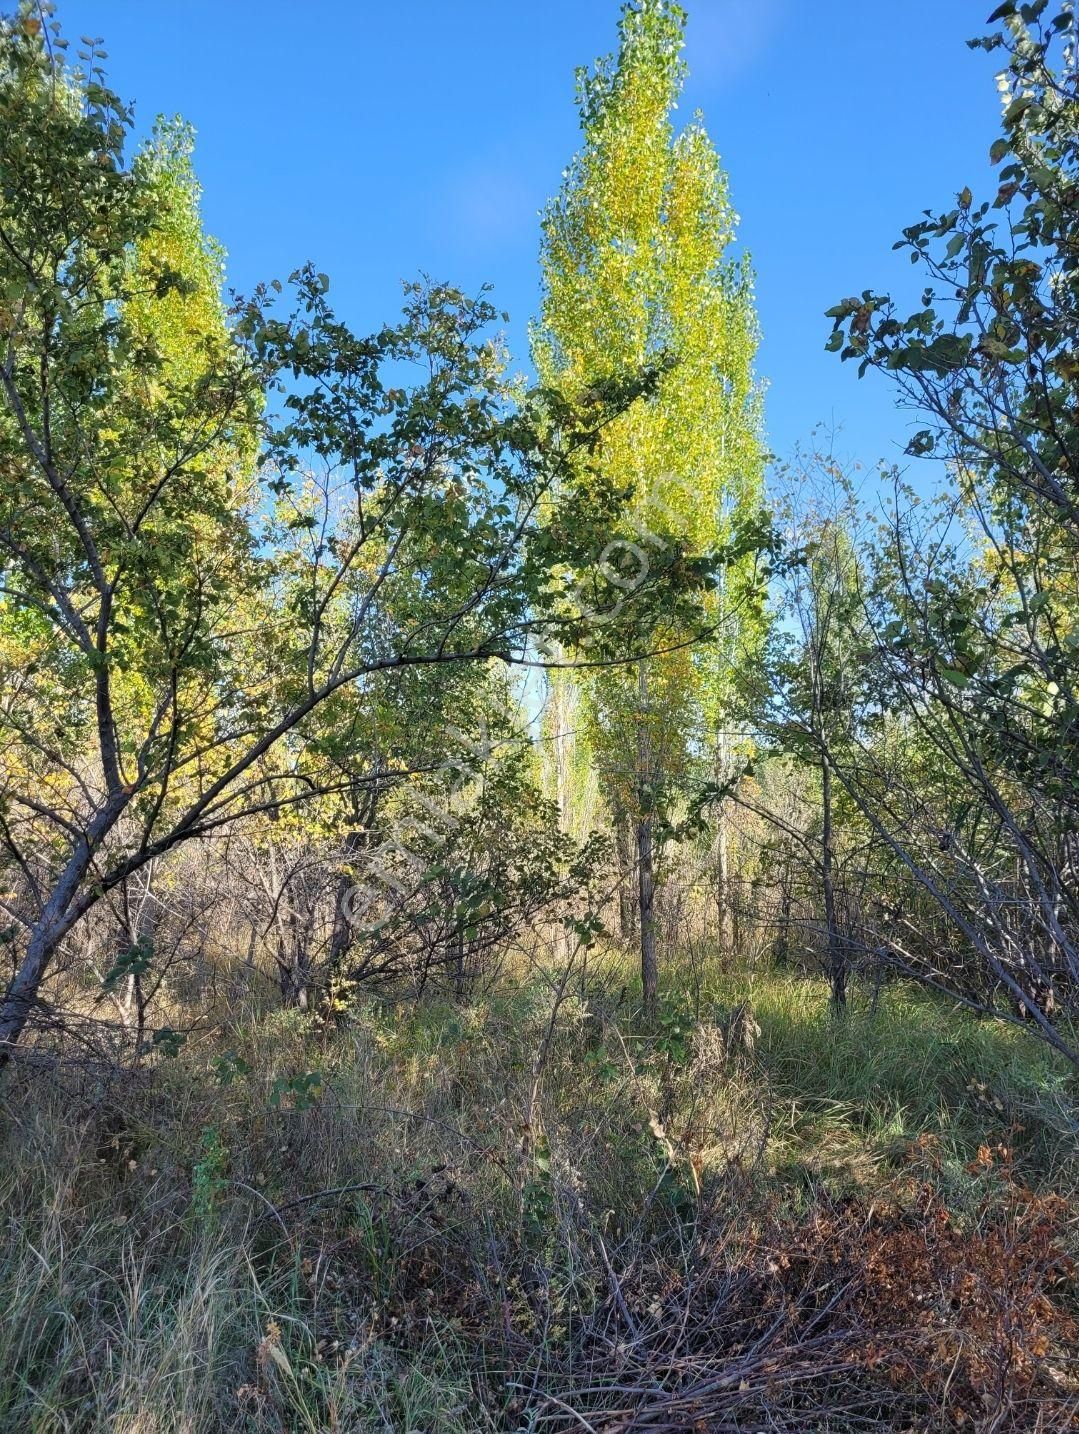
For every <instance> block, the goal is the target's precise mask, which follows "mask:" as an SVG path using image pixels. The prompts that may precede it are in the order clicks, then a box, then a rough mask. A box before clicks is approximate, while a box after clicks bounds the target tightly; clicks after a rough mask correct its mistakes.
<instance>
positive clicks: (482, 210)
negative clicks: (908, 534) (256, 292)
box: [58, 0, 998, 465]
mask: <svg viewBox="0 0 1079 1434" xmlns="http://www.w3.org/2000/svg"><path fill="white" fill-rule="evenodd" d="M687 8H688V10H689V26H688V31H687V49H686V55H687V60H688V63H689V67H690V77H689V81H688V84H687V88H686V92H685V96H684V100H683V103H682V105H681V107H680V114H681V116H682V117H683V118H685V119H687V120H688V119H689V118H690V116H691V115H692V113H693V111H694V110H696V109H698V108H699V109H700V110H702V111H703V113H704V118H705V122H706V124H707V126H708V129H709V132H710V133H711V135H712V138H713V140H714V141H715V143H716V145H717V147H718V149H719V152H720V154H721V156H722V159H723V162H724V165H725V167H726V168H727V170H728V172H729V175H730V179H731V191H732V196H733V200H734V204H735V207H736V209H737V210H738V212H739V213H740V214H741V216H742V225H741V231H740V232H741V239H742V242H744V243H745V245H746V246H747V247H748V248H749V250H750V252H751V254H752V257H753V262H754V265H755V268H756V271H757V301H758V309H759V313H760V319H761V324H762V328H763V334H764V342H763V346H762V349H761V352H760V357H759V362H758V368H759V371H760V373H761V375H762V377H763V378H764V379H766V381H767V383H768V398H767V408H766V413H767V427H768V437H769V441H770V443H771V445H772V447H773V449H774V450H775V451H776V452H777V453H778V454H780V455H781V456H782V455H785V454H787V453H789V452H790V450H791V449H792V448H793V446H794V445H795V444H796V443H798V442H799V441H801V442H803V443H805V442H806V441H807V440H808V439H809V437H810V435H811V432H812V430H813V428H814V426H815V425H817V424H819V423H824V424H825V425H828V426H831V425H838V426H839V427H840V428H841V430H842V436H841V438H840V440H839V446H840V447H841V449H842V450H844V451H845V452H846V453H847V454H849V455H850V456H851V457H855V458H858V459H860V460H861V461H862V462H864V463H865V464H867V465H871V464H873V463H875V462H876V461H877V460H878V459H885V460H889V461H891V460H895V459H897V458H898V457H899V454H900V451H901V448H902V446H903V443H904V442H905V435H906V434H908V433H909V430H910V426H911V419H910V417H909V415H905V414H902V413H897V412H896V410H895V408H894V406H893V395H892V393H891V390H890V389H889V387H888V385H887V384H886V383H885V382H884V381H883V380H880V379H877V378H875V377H874V376H872V375H871V376H870V377H868V378H866V379H865V380H863V381H862V382H860V383H859V382H858V380H857V378H856V375H855V372H854V370H853V369H852V368H851V366H849V365H841V364H840V363H839V360H838V359H837V358H836V357H835V356H833V355H830V354H826V353H825V352H824V348H823V346H824V342H825V339H826V337H827V334H828V328H829V325H828V321H827V320H825V319H824V318H823V317H822V312H823V310H824V309H825V308H827V307H828V306H829V305H830V304H832V303H834V302H835V301H836V300H837V299H839V298H841V297H843V296H844V295H845V294H848V293H856V292H858V291H860V290H861V289H862V288H866V287H874V288H882V289H889V288H890V289H892V291H893V292H896V293H909V294H911V296H912V301H913V302H916V295H917V292H918V290H919V288H920V286H919V285H917V283H916V279H915V273H916V271H914V270H912V269H911V266H910V264H909V261H908V260H907V258H906V256H905V255H901V254H895V253H893V252H892V250H891V245H892V243H893V242H894V240H895V239H897V238H898V237H899V232H900V230H901V229H902V228H903V226H904V225H906V224H909V223H911V222H913V221H914V220H915V219H916V218H917V217H918V216H919V214H920V212H921V210H922V209H924V208H929V207H941V206H945V205H947V204H948V203H949V202H950V201H951V199H952V198H953V197H954V195H955V193H956V192H957V191H958V190H959V189H961V188H962V187H963V185H964V184H967V183H969V184H970V185H971V187H972V188H973V189H974V190H975V193H976V194H977V193H978V192H979V190H982V191H985V190H986V189H987V188H988V185H989V179H988V164H987V159H986V154H987V150H988V147H989V144H990V142H991V141H992V139H993V137H994V135H995V132H996V125H997V115H998V106H997V99H996V93H995V88H994V84H993V78H992V65H991V62H990V61H989V59H988V57H986V56H985V55H984V54H982V53H980V52H972V51H969V50H968V49H967V48H966V46H965V44H964V41H965V40H966V39H967V38H969V37H970V36H971V35H975V34H980V33H982V31H983V28H984V20H985V16H986V14H987V13H988V10H989V9H990V8H992V6H991V0H868V3H867V0H818V3H816V4H809V3H806V0H695V3H694V0H687ZM58 13H59V18H60V20H61V22H62V23H63V25H64V27H65V31H66V33H67V35H68V36H69V38H70V39H71V40H72V41H74V40H75V39H76V38H77V36H78V35H80V34H90V35H101V36H103V37H104V39H105V47H106V49H107V51H108V53H109V60H108V62H107V68H108V71H109V78H110V81H111V83H112V84H113V86H114V87H115V88H116V89H118V90H119V91H120V92H121V93H122V94H124V95H125V96H126V97H128V98H132V99H134V100H135V101H136V106H137V115H138V122H139V127H140V129H146V128H148V127H149V125H150V124H151V123H152V121H153V118H154V116H155V115H156V114H158V113H165V114H175V113H179V114H182V115H183V116H184V117H185V118H187V119H188V120H189V121H191V123H192V124H193V125H194V126H195V128H196V131H197V136H198V137H197V147H196V164H197V167H198V171H199V174H200V177H201V179H202V183H203V186H204V214H205V218H206V222H207V227H208V228H209V229H210V231H211V232H212V233H214V234H215V235H216V236H217V237H218V238H219V239H220V240H221V241H222V242H223V243H224V245H225V247H226V249H227V250H228V255H229V261H228V262H229V280H230V283H231V284H233V285H234V286H235V287H237V288H239V289H241V290H244V289H248V288H250V287H251V286H252V285H253V284H254V283H255V282H257V281H258V280H259V279H270V278H274V277H280V278H284V277H286V276H287V274H288V273H289V272H290V271H291V270H292V269H293V268H295V267H296V266H297V265H298V264H300V263H302V262H303V261H304V260H307V259H311V260H313V261H314V262H315V263H316V265H317V267H318V268H319V269H321V270H324V271H326V272H327V273H328V274H329V275H330V276H331V281H332V290H331V292H332V297H333V298H334V300H335V302H336V304H337V306H338V308H339V311H340V312H341V313H342V314H343V316H344V317H346V318H347V319H348V320H349V321H350V322H351V323H352V324H353V325H354V326H355V327H357V328H358V329H361V330H364V329H368V328H376V327H378V326H379V325H380V324H381V323H382V322H383V321H384V320H386V319H387V318H389V317H391V316H392V314H393V313H394V312H395V310H396V308H397V305H398V302H399V297H400V281H401V279H403V278H411V277H415V276H416V275H417V274H418V273H419V272H420V271H425V272H427V273H429V274H430V275H431V276H432V277H433V278H436V279H444V280H447V281H450V282H452V283H456V284H459V285H461V286H462V287H464V288H468V289H473V288H476V287H478V286H479V285H480V284H481V283H484V282H490V283H492V284H493V285H494V286H495V292H494V298H495V301H496V302H497V303H498V305H499V306H500V307H501V308H504V309H507V310H508V311H509V313H510V316H511V322H510V325H509V327H508V330H507V337H508V339H509V342H510V346H511V349H512V351H513V353H514V356H515V360H516V363H517V366H519V367H522V368H524V367H526V366H527V321H528V318H529V316H530V315H531V314H532V313H534V312H535V310H536V308H537V305H538V280H537V276H538V267H537V258H536V256H537V246H538V240H539V219H538V211H539V210H540V208H541V207H542V206H543V204H544V202H545V200H546V198H547V197H548V196H549V195H550V194H552V193H553V192H554V191H555V190H556V189H557V187H558V184H559V180H560V176H561V173H562V170H563V168H564V167H565V165H566V163H567V161H568V159H569V157H570V156H571V154H572V153H573V152H574V150H575V149H576V147H577V143H578V130H577V114H576V110H575V107H574V102H573V96H574V81H573V74H574V69H575V67H576V66H577V65H579V64H583V63H589V62H591V61H592V60H593V59H594V58H595V57H596V56H597V55H599V54H601V53H603V52H605V51H607V50H610V49H611V48H612V47H613V45H614V41H615V26H616V22H617V15H618V0H544V3H542V4H538V5H537V4H525V3H523V0H395V3H385V0H377V3H376V0H323V3H321V4H320V5H317V6H316V5H312V4H304V3H300V0H60V5H59V12H58Z"/></svg>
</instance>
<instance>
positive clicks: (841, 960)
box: [821, 757, 847, 1014]
mask: <svg viewBox="0 0 1079 1434" xmlns="http://www.w3.org/2000/svg"><path fill="white" fill-rule="evenodd" d="M821 809H822V829H821V885H822V887H823V888H824V919H825V921H826V923H827V926H828V973H829V977H830V980H831V983H832V1009H833V1010H834V1011H835V1012H836V1013H837V1014H838V1013H839V1012H841V1011H842V1010H844V1008H845V1007H846V1004H847V953H846V950H845V949H844V945H843V936H842V933H841V932H840V930H839V922H838V919H837V917H836V909H835V885H834V881H833V871H834V862H835V850H834V845H835V838H834V834H833V830H832V769H831V765H830V764H829V762H828V758H827V757H825V758H824V760H823V761H822V763H821Z"/></svg>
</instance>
